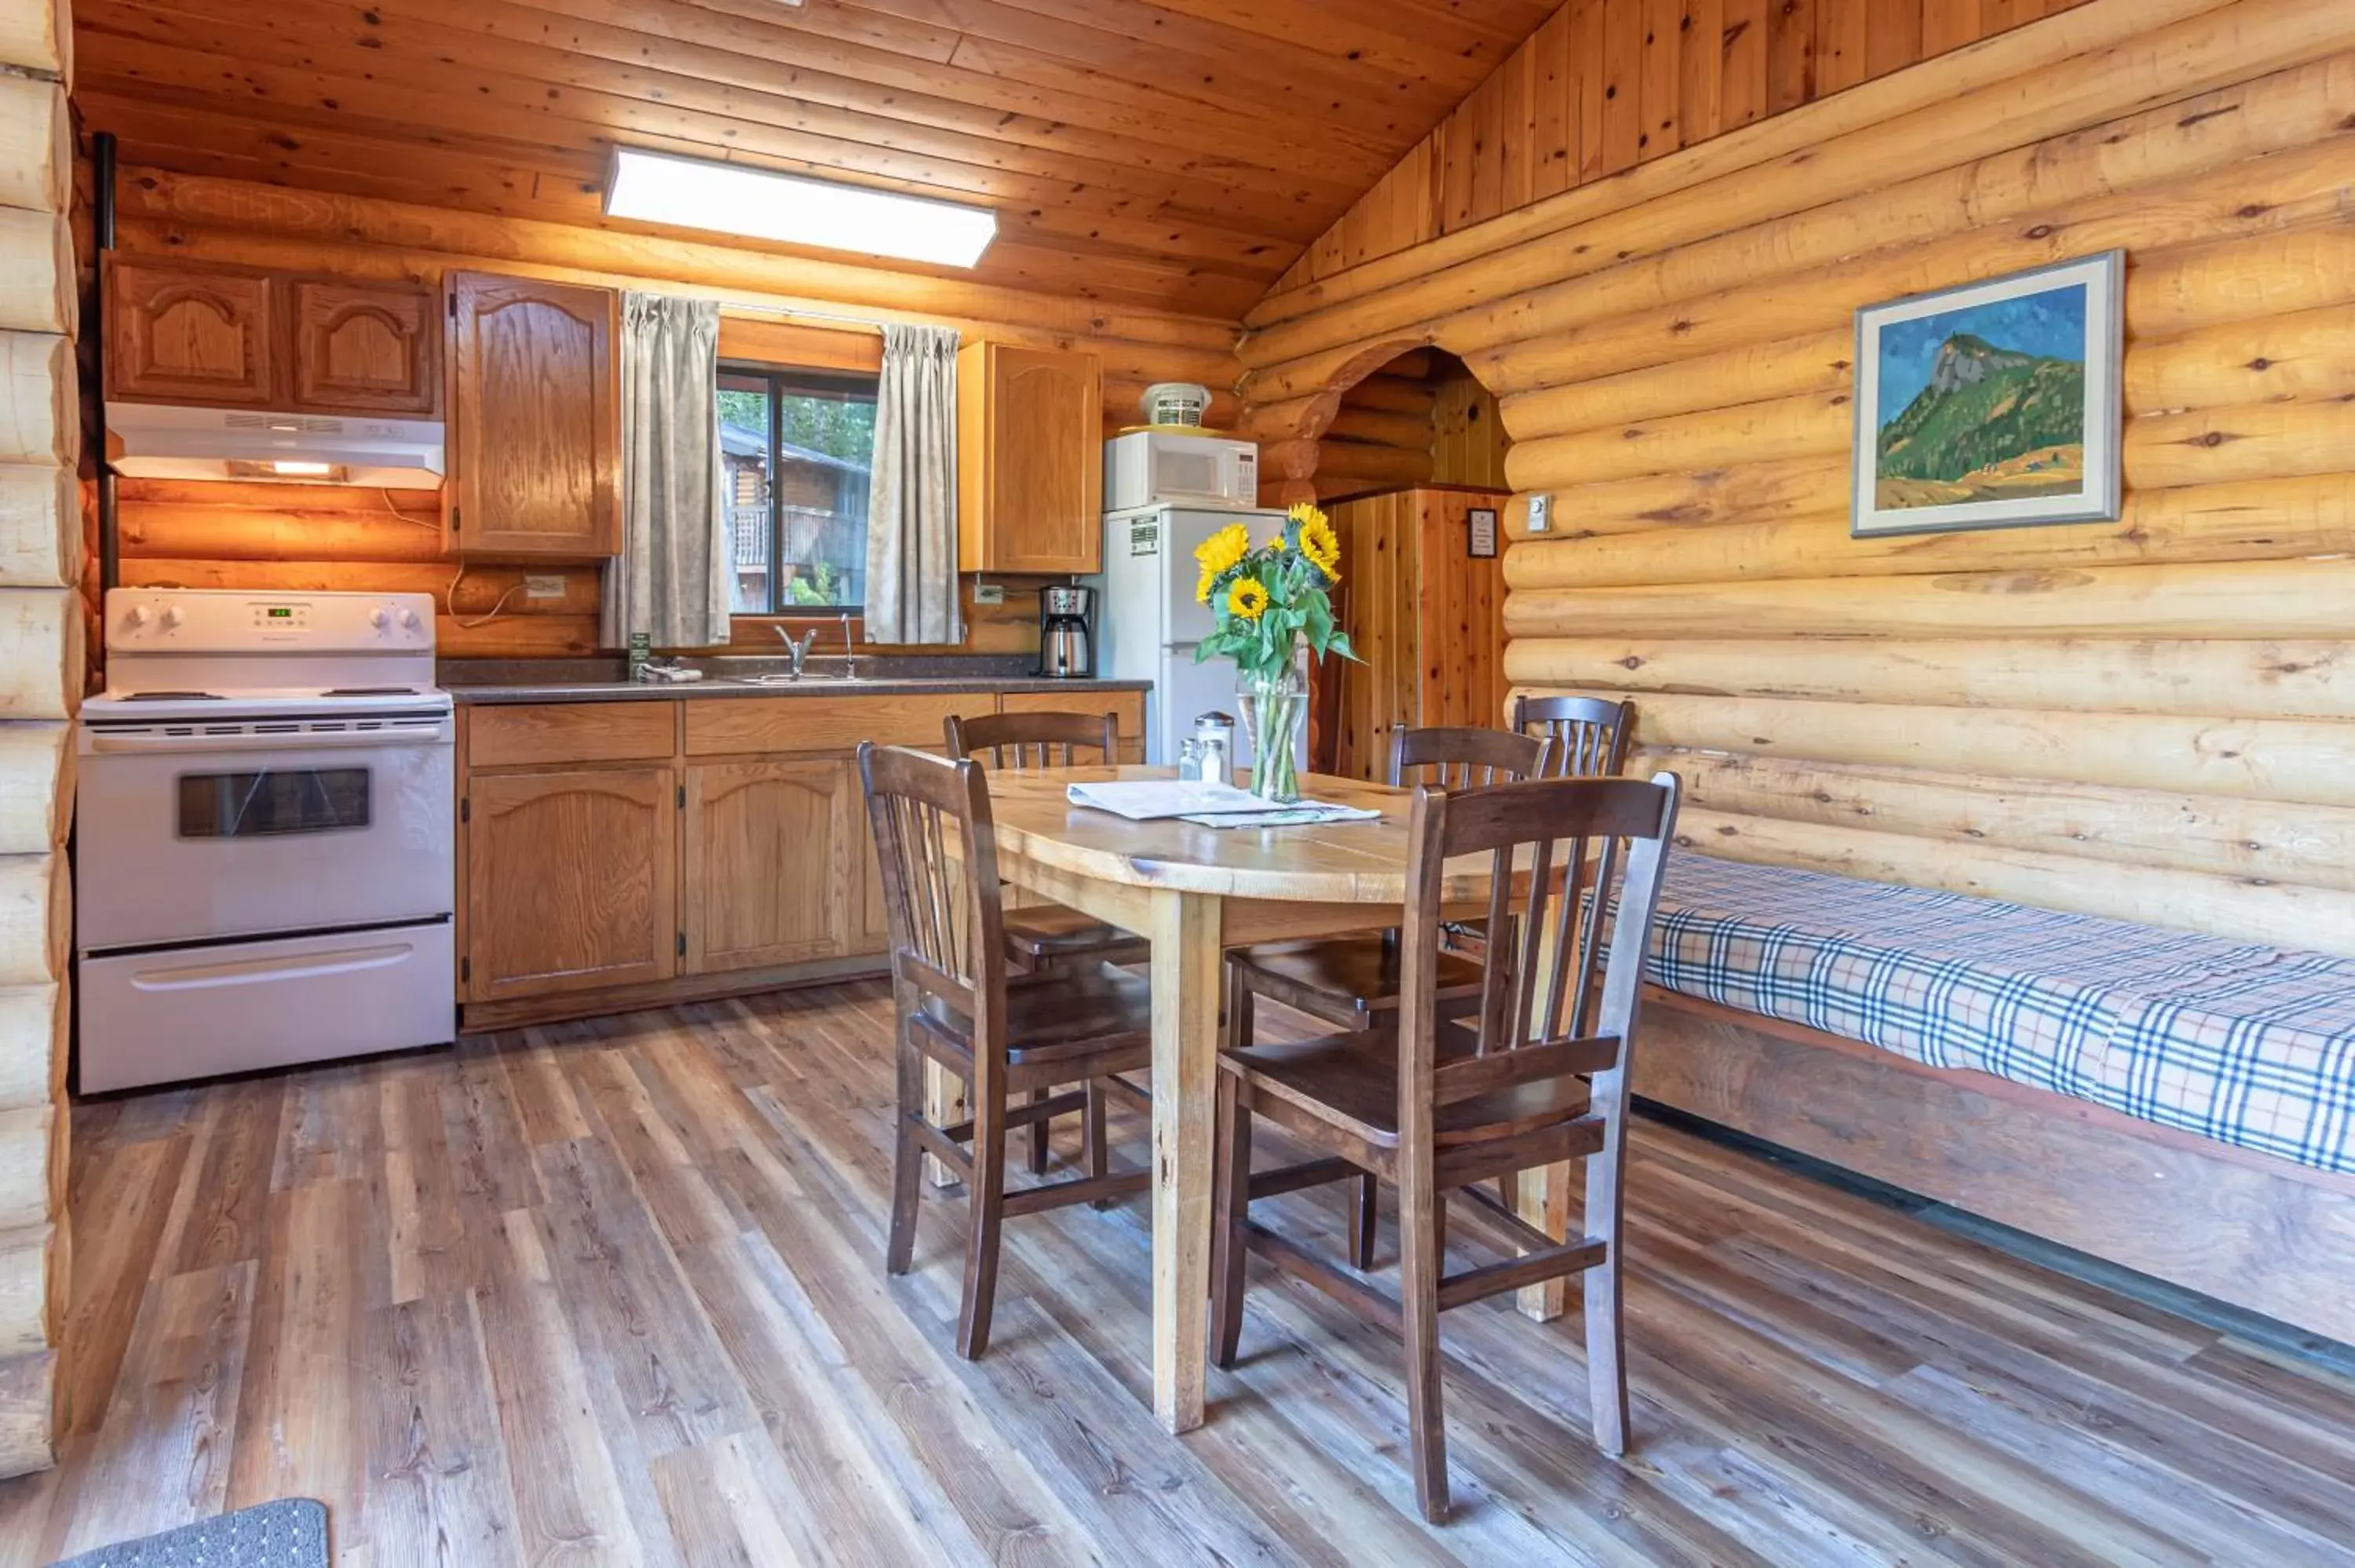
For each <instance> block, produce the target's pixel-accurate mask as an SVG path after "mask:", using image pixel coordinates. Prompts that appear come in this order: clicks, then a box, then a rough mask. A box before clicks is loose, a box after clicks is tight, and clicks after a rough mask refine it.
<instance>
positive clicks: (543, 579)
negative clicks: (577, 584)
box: [523, 572, 564, 599]
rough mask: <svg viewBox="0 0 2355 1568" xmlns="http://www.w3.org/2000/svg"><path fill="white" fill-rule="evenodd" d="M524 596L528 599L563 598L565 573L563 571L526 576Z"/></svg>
mask: <svg viewBox="0 0 2355 1568" xmlns="http://www.w3.org/2000/svg"><path fill="white" fill-rule="evenodd" d="M523 597H524V598H526V599H562V598H563V597H564V574H563V573H562V572H549V573H547V574H545V575H539V574H535V575H533V576H531V577H526V578H524V579H523Z"/></svg>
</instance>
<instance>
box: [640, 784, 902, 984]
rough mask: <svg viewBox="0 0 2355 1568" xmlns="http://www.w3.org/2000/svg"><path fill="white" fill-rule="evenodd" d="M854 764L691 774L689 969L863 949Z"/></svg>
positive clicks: (757, 964)
mask: <svg viewBox="0 0 2355 1568" xmlns="http://www.w3.org/2000/svg"><path fill="white" fill-rule="evenodd" d="M863 815H864V813H863V812H862V811H861V810H859V789H858V768H857V765H856V764H855V763H846V762H842V761H840V760H837V759H831V758H820V759H815V760H809V761H773V760H765V759H764V760H761V761H755V762H698V763H696V764H694V765H692V766H690V767H689V768H687V812H686V816H685V820H684V830H683V831H684V834H685V842H686V866H687V879H686V883H685V885H684V886H683V887H682V888H681V889H680V900H679V903H680V919H681V924H682V927H683V928H684V930H685V931H686V934H687V959H686V967H687V973H689V974H712V973H717V972H719V971H720V970H723V969H757V968H761V967H763V966H766V965H770V964H791V963H800V962H804V961H805V960H807V959H834V958H840V957H842V956H843V955H844V954H846V953H848V952H850V951H852V950H853V946H854V942H855V939H856V938H857V937H858V929H859V925H860V919H861V916H860V910H859V906H861V905H862V904H863V903H864V902H865V900H864V899H863V897H862V892H863V889H864V887H865V885H866V880H867V879H866V876H865V874H864V872H863V869H862V867H861V866H860V864H859V862H860V861H861V860H862V859H863V858H865V857H866V856H867V854H868V849H867V835H866V832H865V830H864V827H863V826H862V824H861V822H860V821H859V819H860V818H861V817H862V816H863Z"/></svg>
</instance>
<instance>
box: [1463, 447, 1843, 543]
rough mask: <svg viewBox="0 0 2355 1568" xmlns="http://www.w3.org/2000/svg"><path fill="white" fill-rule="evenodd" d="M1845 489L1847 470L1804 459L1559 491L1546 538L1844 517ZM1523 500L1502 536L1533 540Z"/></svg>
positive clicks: (1512, 507)
mask: <svg viewBox="0 0 2355 1568" xmlns="http://www.w3.org/2000/svg"><path fill="white" fill-rule="evenodd" d="M1507 456H1508V458H1509V457H1510V454H1509V453H1508V454H1507ZM1848 503H1849V477H1848V466H1847V464H1845V463H1828V462H1826V461H1823V460H1822V459H1821V458H1802V459H1798V460H1795V461H1783V462H1760V463H1726V464H1721V465H1720V466H1717V467H1712V468H1696V469H1693V470H1690V471H1686V472H1681V473H1664V474H1647V475H1645V476H1644V477H1642V478H1639V479H1623V480H1614V481H1613V482H1609V483H1607V484H1582V485H1565V486H1563V487H1562V488H1561V489H1559V490H1557V491H1555V492H1554V493H1553V531H1552V535H1551V537H1553V538H1555V539H1575V538H1580V537H1583V536H1585V535H1590V534H1627V533H1635V532H1638V531H1640V530H1644V529H1649V528H1658V527H1662V526H1665V525H1668V524H1694V525H1707V524H1721V523H1752V522H1766V521H1774V520H1778V519H1782V518H1785V517H1794V516H1815V515H1821V514H1827V513H1832V512H1843V513H1844V512H1846V511H1847V509H1848ZM1528 513H1529V508H1528V497H1527V496H1526V495H1516V496H1515V497H1514V499H1513V503H1512V504H1511V505H1510V506H1509V507H1508V509H1507V513H1506V517H1505V526H1506V531H1507V532H1508V534H1509V535H1511V536H1512V537H1513V538H1515V539H1516V540H1518V539H1524V538H1529V537H1532V536H1533V535H1530V534H1529V529H1528Z"/></svg>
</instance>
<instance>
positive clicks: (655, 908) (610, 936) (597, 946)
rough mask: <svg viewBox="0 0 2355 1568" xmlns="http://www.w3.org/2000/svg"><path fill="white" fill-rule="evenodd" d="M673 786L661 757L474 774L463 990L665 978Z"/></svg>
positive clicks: (672, 876)
mask: <svg viewBox="0 0 2355 1568" xmlns="http://www.w3.org/2000/svg"><path fill="white" fill-rule="evenodd" d="M677 789H678V785H677V774H676V772H674V770H673V769H672V768H671V766H670V764H668V763H667V762H665V763H657V764H648V765H645V766H641V767H631V768H549V769H545V770H539V771H533V772H526V773H493V774H480V773H478V774H475V775H474V777H473V779H471V780H470V782H469V784H468V786H467V791H468V799H467V811H466V830H465V831H466V887H467V895H466V905H467V907H466V945H467V959H468V968H469V973H468V975H467V977H466V982H465V983H466V994H467V995H468V996H469V997H470V998H471V999H473V1000H474V1001H505V1000H507V999H511V998H516V997H527V996H539V995H545V994H548V993H550V992H555V991H588V990H593V989H595V988H598V987H601V986H616V985H638V984H643V983H645V982H646V981H649V980H668V979H669V978H670V977H671V976H672V975H673V974H675V973H676V972H677V952H678V906H677V842H678V841H677V808H676V803H675V802H676V796H677Z"/></svg>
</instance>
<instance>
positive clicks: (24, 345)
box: [0, 78, 81, 468]
mask: <svg viewBox="0 0 2355 1568" xmlns="http://www.w3.org/2000/svg"><path fill="white" fill-rule="evenodd" d="M0 80H5V78H0ZM80 458H81V402H80V391H79V390H78V382H77V378H76V375H75V370H74V349H73V340H72V339H71V338H69V337H66V336H63V335H62V334H57V333H32V332H5V333H0V463H7V462H28V463H49V464H54V465H55V466H57V467H59V468H71V467H73V466H74V465H75V463H77V462H78V461H80Z"/></svg>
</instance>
